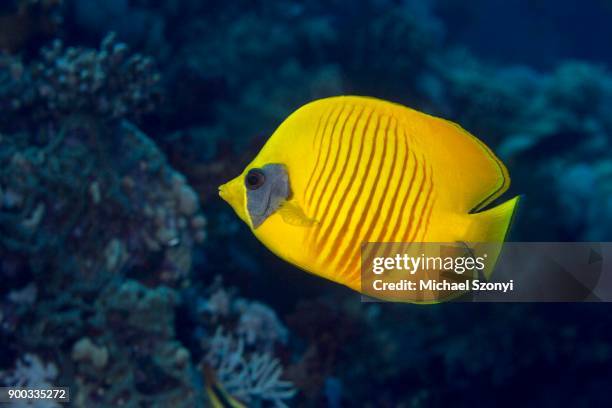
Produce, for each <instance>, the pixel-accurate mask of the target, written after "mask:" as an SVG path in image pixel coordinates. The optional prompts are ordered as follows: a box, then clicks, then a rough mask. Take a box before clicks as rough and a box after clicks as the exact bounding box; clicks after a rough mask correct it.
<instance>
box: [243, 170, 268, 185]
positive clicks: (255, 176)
mask: <svg viewBox="0 0 612 408" xmlns="http://www.w3.org/2000/svg"><path fill="white" fill-rule="evenodd" d="M265 181H266V176H265V175H264V173H263V171H261V170H259V169H251V170H249V172H248V173H247V175H246V178H245V184H246V188H248V189H249V190H257V189H258V188H259V187H261V186H262V185H263V183H264V182H265Z"/></svg>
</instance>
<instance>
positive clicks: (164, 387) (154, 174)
mask: <svg viewBox="0 0 612 408" xmlns="http://www.w3.org/2000/svg"><path fill="white" fill-rule="evenodd" d="M611 19H612V3H610V2H608V1H604V0H591V1H574V0H564V1H558V2H551V1H512V2H504V1H484V0H482V1H481V0H479V1H473V2H469V4H467V3H466V2H460V1H451V0H439V1H436V2H428V1H423V2H422V1H416V0H415V1H399V0H398V1H392V0H367V1H364V2H360V3H354V2H345V1H339V0H338V1H330V2H322V1H313V2H296V1H292V0H279V1H254V2H253V1H242V0H240V1H233V2H217V1H195V0H184V1H172V0H129V1H128V0H110V1H101V0H96V1H91V0H90V1H82V0H64V1H56V0H39V1H29V0H12V1H8V2H4V3H3V4H2V5H0V48H1V49H2V50H3V51H2V54H0V282H1V283H0V349H1V350H2V353H0V382H2V383H3V384H4V385H6V386H14V385H20V386H24V387H30V388H33V387H47V386H66V387H70V389H71V394H72V399H73V402H74V404H75V406H84V407H96V406H99V407H106V406H119V405H120V404H125V405H126V406H155V407H165V406H184V407H192V406H207V404H208V403H209V399H208V396H207V393H206V387H205V385H204V384H205V383H206V377H207V376H206V373H209V374H211V373H212V376H213V377H216V380H215V381H212V382H210V381H209V383H214V384H216V386H217V387H219V388H220V389H221V390H222V391H221V392H223V393H225V394H226V395H228V396H230V397H231V398H236V399H237V400H239V401H242V402H243V403H245V404H246V405H247V406H255V407H258V406H282V404H286V405H288V406H300V407H301V406H303V407H318V406H329V407H345V406H346V407H348V406H372V407H387V406H388V407H396V406H424V407H430V406H432V407H435V406H449V405H450V406H481V405H489V404H495V405H496V406H511V405H512V406H515V405H517V404H518V405H521V406H538V407H544V406H560V405H562V406H568V405H569V406H597V405H605V404H606V403H607V401H608V399H609V398H608V388H609V387H608V384H609V383H610V381H611V380H612V365H611V364H612V346H611V344H612V339H611V333H612V330H611V329H612V320H611V318H610V313H608V307H607V306H606V305H605V304H604V305H599V304H493V305H488V304H459V303H452V304H443V305H435V306H413V305H392V304H363V303H361V302H360V297H359V296H358V294H356V293H354V292H351V291H350V290H349V289H346V288H344V287H342V286H339V285H337V284H335V283H332V282H328V281H325V280H323V279H321V278H318V277H316V276H313V275H309V274H306V273H304V272H302V271H300V270H298V269H297V268H295V267H293V266H291V265H289V264H287V263H286V262H284V261H282V260H280V259H278V258H277V257H276V256H274V255H273V254H271V253H270V252H269V251H268V250H267V249H266V248H265V247H264V246H263V245H262V244H261V243H260V242H258V241H257V240H256V239H255V238H254V236H253V235H252V233H251V232H250V231H249V229H248V227H247V226H246V225H244V224H243V223H242V222H241V221H240V220H239V219H238V218H237V217H236V216H235V214H234V213H233V211H232V210H231V208H230V207H229V206H228V205H226V204H225V203H224V202H222V201H221V200H220V199H219V198H218V196H217V186H218V185H219V184H221V183H223V182H225V181H227V180H229V179H230V178H233V177H235V176H236V175H238V174H240V172H241V171H242V169H243V168H244V166H245V165H246V164H247V163H248V162H250V160H251V159H252V158H253V157H254V155H255V154H256V153H257V152H258V150H259V149H260V147H261V146H262V145H263V143H264V142H265V141H266V139H267V138H268V136H269V135H270V134H271V133H272V132H273V131H274V129H275V128H276V127H277V126H278V125H279V124H280V123H281V122H282V120H283V119H284V118H285V117H287V115H288V114H289V113H291V112H292V111H294V110H295V109H297V108H298V107H300V106H301V105H303V104H305V103H306V102H309V101H312V100H314V99H317V98H322V97H326V96H332V95H339V94H358V95H369V96H375V97H379V98H383V99H389V100H392V101H395V102H399V103H403V104H406V105H408V106H411V107H413V108H416V109H419V110H422V111H425V112H427V113H431V114H434V115H438V116H443V117H446V118H449V119H451V120H453V121H456V122H458V123H460V124H461V125H462V126H463V127H465V128H466V129H468V130H469V131H471V132H472V133H474V134H475V135H477V136H478V137H479V138H481V139H482V140H483V141H485V142H486V143H487V144H488V145H489V146H490V147H491V148H492V149H493V150H494V151H495V152H496V153H497V154H498V155H499V156H500V158H501V159H502V160H503V161H504V163H506V165H507V167H508V169H509V172H510V175H511V177H512V185H511V188H510V191H509V192H508V193H507V195H506V196H504V197H503V199H506V198H507V197H512V196H513V195H516V194H521V195H523V199H522V201H521V207H520V209H519V211H518V213H517V216H516V217H515V221H514V224H513V226H512V228H511V232H510V238H509V239H511V240H513V241H570V242H571V241H610V240H611V239H612V72H610V70H609V68H610V66H611V64H612V52H611V50H610V46H609V38H611V37H612V28H611V26H610V24H609V21H611ZM109 33H114V34H109ZM296 154H300V152H296ZM458 160H460V158H458ZM262 367H263V368H265V369H264V370H260V371H258V370H256V369H258V368H259V369H261V368H262ZM209 380H210V375H209ZM264 380H265V381H264ZM262 381H263V382H264V383H265V386H258V384H259V385H261V382H262Z"/></svg>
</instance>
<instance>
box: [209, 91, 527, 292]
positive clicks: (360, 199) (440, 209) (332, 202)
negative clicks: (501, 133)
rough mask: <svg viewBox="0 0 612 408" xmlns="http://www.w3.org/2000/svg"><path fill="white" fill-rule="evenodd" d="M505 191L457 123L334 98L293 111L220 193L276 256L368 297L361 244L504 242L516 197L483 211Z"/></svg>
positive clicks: (479, 147) (506, 180)
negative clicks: (363, 286)
mask: <svg viewBox="0 0 612 408" xmlns="http://www.w3.org/2000/svg"><path fill="white" fill-rule="evenodd" d="M509 184H510V177H509V175H508V171H507V169H506V167H505V166H504V164H503V163H502V162H501V161H500V160H499V159H498V158H497V157H496V156H495V154H494V153H493V152H492V151H491V149H489V148H488V147H487V146H486V145H485V144H484V143H483V142H482V141H480V140H479V139H477V138H476V137H475V136H473V135H472V134H470V133H469V132H467V131H466V130H464V129H463V128H461V127H460V126H459V125H457V124H455V123H453V122H450V121H448V120H445V119H441V118H437V117H434V116H431V115H428V114H425V113H422V112H418V111H416V110H413V109H410V108H408V107H405V106H402V105H399V104H395V103H392V102H387V101H383V100H379V99H375V98H369V97H359V96H338V97H332V98H326V99H321V100H317V101H314V102H311V103H308V104H306V105H304V106H302V107H301V108H299V109H298V110H297V111H295V112H294V113H292V114H291V115H290V116H289V117H288V118H287V119H286V120H285V121H284V122H283V123H282V124H281V125H280V126H279V127H278V129H277V130H276V131H275V132H274V134H273V135H272V136H271V137H270V138H269V140H268V141H267V142H266V144H265V145H264V147H263V148H262V149H261V151H260V152H259V154H258V155H257V156H256V157H255V159H254V160H253V161H252V162H251V163H250V164H249V165H248V166H247V167H246V168H245V169H244V171H243V172H242V174H240V175H239V176H238V177H236V178H234V179H233V180H231V181H229V182H228V183H226V184H224V185H222V186H221V187H220V188H219V190H220V191H219V194H220V196H221V197H222V198H223V199H224V200H225V201H227V202H228V203H229V204H230V205H231V206H232V208H233V209H234V210H235V212H236V214H237V215H238V216H239V217H240V218H241V219H242V220H243V221H244V222H245V223H246V224H247V225H248V226H249V227H250V228H251V230H252V232H253V233H254V234H255V236H256V237H257V238H258V239H259V240H260V241H261V242H262V243H263V244H264V245H266V246H267V247H268V248H269V249H270V250H271V251H272V252H274V253H275V254H276V255H278V256H279V257H281V258H283V259H284V260H286V261H288V262H290V263H292V264H294V265H296V266H297V267H299V268H301V269H303V270H305V271H308V272H311V273H313V274H316V275H319V276H321V277H324V278H327V279H330V280H332V281H334V282H338V283H340V284H343V285H346V286H348V287H350V288H352V289H354V290H357V291H361V265H360V259H361V247H362V244H363V243H366V242H404V243H410V242H415V243H416V242H440V243H446V242H466V243H470V242H485V243H501V242H503V241H504V240H505V237H506V233H507V231H508V228H509V225H510V222H511V219H512V215H513V213H514V210H515V208H516V204H517V202H518V197H515V198H513V199H511V200H509V201H506V202H505V203H502V204H501V205H499V206H497V207H494V208H491V209H486V210H484V211H482V210H483V208H484V207H486V206H487V205H488V204H490V203H491V202H492V201H494V200H495V199H497V198H498V197H499V196H500V195H501V194H502V193H504V192H505V191H506V190H507V189H508V187H509ZM497 256H498V254H493V258H496V257H497ZM492 260H493V261H494V260H495V259H492Z"/></svg>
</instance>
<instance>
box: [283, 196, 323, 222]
mask: <svg viewBox="0 0 612 408" xmlns="http://www.w3.org/2000/svg"><path fill="white" fill-rule="evenodd" d="M277 212H278V214H280V216H281V217H282V218H283V221H285V222H286V223H287V224H289V225H295V226H296V227H312V226H313V225H315V224H316V223H317V221H316V220H314V219H312V218H309V217H308V216H307V215H306V214H305V213H304V210H302V208H301V207H300V206H299V205H298V204H297V203H295V202H294V201H283V203H282V204H281V205H280V207H279V208H278V210H277Z"/></svg>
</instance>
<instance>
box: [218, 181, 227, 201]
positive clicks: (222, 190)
mask: <svg viewBox="0 0 612 408" xmlns="http://www.w3.org/2000/svg"><path fill="white" fill-rule="evenodd" d="M218 189H219V191H218V193H219V197H221V198H222V199H223V200H225V201H227V187H226V185H225V184H222V185H220V186H219V188H218Z"/></svg>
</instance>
